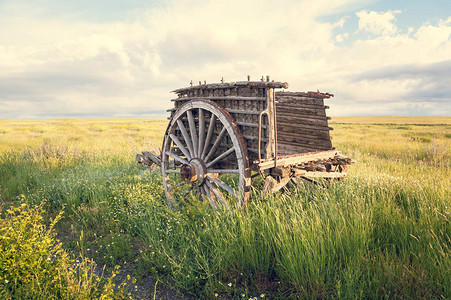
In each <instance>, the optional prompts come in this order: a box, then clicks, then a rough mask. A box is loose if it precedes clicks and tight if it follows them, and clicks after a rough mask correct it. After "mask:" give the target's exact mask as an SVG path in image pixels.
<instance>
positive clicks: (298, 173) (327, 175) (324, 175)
mask: <svg viewBox="0 0 451 300" xmlns="http://www.w3.org/2000/svg"><path fill="white" fill-rule="evenodd" d="M294 176H305V177H310V178H342V177H345V176H346V173H342V172H306V171H305V170H296V171H295V175H294Z"/></svg>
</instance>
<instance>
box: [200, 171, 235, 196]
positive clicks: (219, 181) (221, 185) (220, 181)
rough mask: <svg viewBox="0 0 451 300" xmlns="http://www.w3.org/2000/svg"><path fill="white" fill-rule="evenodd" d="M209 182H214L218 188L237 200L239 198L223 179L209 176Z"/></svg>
mask: <svg viewBox="0 0 451 300" xmlns="http://www.w3.org/2000/svg"><path fill="white" fill-rule="evenodd" d="M207 180H211V181H213V182H214V183H216V185H217V186H219V187H220V188H222V189H223V190H225V191H226V192H227V193H229V194H231V195H232V196H233V197H235V198H238V197H237V195H236V193H235V191H234V190H233V189H232V188H231V187H230V186H228V185H227V184H225V183H224V182H223V181H222V180H221V179H219V178H214V177H210V176H207Z"/></svg>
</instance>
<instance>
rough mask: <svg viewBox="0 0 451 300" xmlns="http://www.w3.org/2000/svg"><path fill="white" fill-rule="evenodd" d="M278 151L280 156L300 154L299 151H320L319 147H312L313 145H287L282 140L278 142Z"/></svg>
mask: <svg viewBox="0 0 451 300" xmlns="http://www.w3.org/2000/svg"><path fill="white" fill-rule="evenodd" d="M277 151H278V152H277V153H278V155H279V156H287V155H293V154H299V153H308V152H315V151H318V149H315V148H312V147H305V146H301V145H296V146H293V145H285V144H283V143H281V142H278V143H277Z"/></svg>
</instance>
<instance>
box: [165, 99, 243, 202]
mask: <svg viewBox="0 0 451 300" xmlns="http://www.w3.org/2000/svg"><path fill="white" fill-rule="evenodd" d="M161 158H162V164H161V172H162V177H163V186H164V192H165V194H166V198H167V201H168V204H169V205H171V206H174V205H177V204H178V202H180V200H183V199H185V198H186V197H196V198H197V199H199V200H201V201H209V203H210V204H211V205H212V206H213V208H217V207H218V205H224V206H228V205H229V202H231V201H233V202H234V203H233V205H235V207H236V208H237V209H239V208H241V207H243V206H245V205H246V204H247V201H248V198H249V186H250V181H251V177H250V169H249V159H248V156H247V148H246V144H245V142H244V139H243V136H242V135H241V132H240V130H239V128H238V125H237V124H236V122H235V120H234V119H233V118H232V116H231V115H230V114H229V113H228V112H227V111H226V110H225V109H224V108H223V107H222V106H220V105H218V104H216V103H214V102H213V101H210V100H193V101H190V102H187V103H185V104H184V105H183V106H181V107H180V108H179V109H178V110H177V111H176V112H175V114H174V116H173V117H172V119H171V122H170V123H169V125H168V128H167V130H166V134H165V136H164V140H163V147H162V154H161Z"/></svg>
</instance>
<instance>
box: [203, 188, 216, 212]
mask: <svg viewBox="0 0 451 300" xmlns="http://www.w3.org/2000/svg"><path fill="white" fill-rule="evenodd" d="M202 188H203V189H204V191H205V194H207V198H208V200H209V201H210V204H211V206H212V207H213V209H216V208H218V204H217V203H216V200H215V196H214V194H212V192H211V191H210V189H209V188H208V187H207V185H205V184H204V185H203V186H202Z"/></svg>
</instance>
